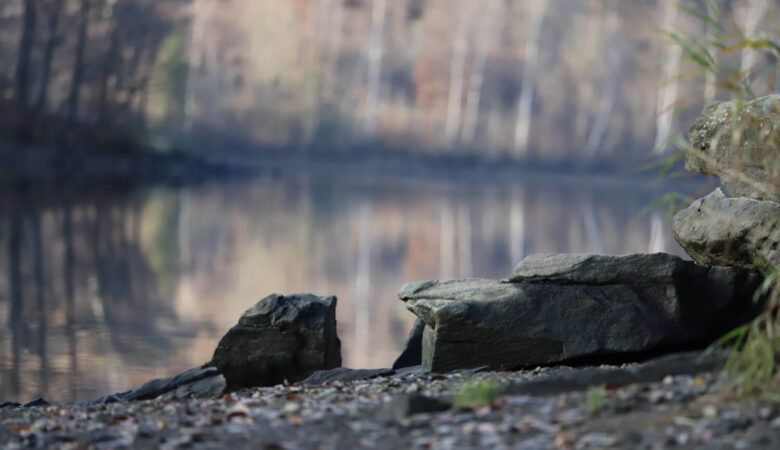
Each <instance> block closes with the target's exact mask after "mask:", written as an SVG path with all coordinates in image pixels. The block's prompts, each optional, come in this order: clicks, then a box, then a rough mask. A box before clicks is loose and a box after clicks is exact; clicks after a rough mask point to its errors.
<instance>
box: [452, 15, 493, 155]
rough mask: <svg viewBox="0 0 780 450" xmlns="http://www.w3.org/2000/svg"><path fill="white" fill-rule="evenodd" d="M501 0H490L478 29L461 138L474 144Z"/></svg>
mask: <svg viewBox="0 0 780 450" xmlns="http://www.w3.org/2000/svg"><path fill="white" fill-rule="evenodd" d="M501 4H502V3H501V1H500V0H488V4H487V9H486V10H485V13H484V14H483V16H482V20H481V21H480V24H479V29H478V30H477V44H476V54H475V55H474V63H473V64H472V67H471V74H470V76H469V86H468V91H467V92H466V112H465V114H464V117H463V130H461V139H462V141H463V142H464V143H467V144H472V143H473V142H474V135H475V134H476V130H477V122H478V119H479V100H480V96H481V94H482V82H483V80H484V72H485V63H486V62H487V50H488V44H489V42H490V38H491V37H492V35H493V33H492V32H493V28H494V27H493V25H494V23H495V18H496V14H497V12H498V7H499V6H500V5H501Z"/></svg>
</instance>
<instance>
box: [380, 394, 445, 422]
mask: <svg viewBox="0 0 780 450" xmlns="http://www.w3.org/2000/svg"><path fill="white" fill-rule="evenodd" d="M450 408H452V403H451V402H449V401H445V400H442V399H437V398H433V397H427V396H425V395H420V394H405V395H401V396H399V397H396V398H394V399H393V400H391V401H390V402H388V403H385V404H384V405H383V406H382V410H381V412H380V415H381V416H383V417H384V418H386V419H389V420H396V421H398V420H401V419H404V418H406V417H409V416H412V415H414V414H421V413H433V412H440V411H446V410H448V409H450Z"/></svg>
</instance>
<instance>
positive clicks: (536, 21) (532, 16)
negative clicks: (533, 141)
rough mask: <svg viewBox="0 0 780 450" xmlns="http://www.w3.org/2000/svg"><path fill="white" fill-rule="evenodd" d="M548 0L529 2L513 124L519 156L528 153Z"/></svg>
mask: <svg viewBox="0 0 780 450" xmlns="http://www.w3.org/2000/svg"><path fill="white" fill-rule="evenodd" d="M547 4H548V0H537V1H535V2H531V3H530V6H529V8H530V9H531V11H530V12H529V13H528V22H527V29H528V37H527V38H526V41H525V60H524V61H523V63H524V64H523V78H522V81H521V83H522V85H521V86H522V92H521V93H520V99H519V101H518V107H517V123H516V124H515V143H514V144H515V145H514V148H515V154H516V155H518V156H520V157H525V156H527V155H528V142H529V136H530V131H531V113H532V112H533V103H534V89H535V87H534V85H535V84H536V72H537V69H538V65H539V45H540V44H541V37H542V24H543V23H544V17H545V13H546V10H547Z"/></svg>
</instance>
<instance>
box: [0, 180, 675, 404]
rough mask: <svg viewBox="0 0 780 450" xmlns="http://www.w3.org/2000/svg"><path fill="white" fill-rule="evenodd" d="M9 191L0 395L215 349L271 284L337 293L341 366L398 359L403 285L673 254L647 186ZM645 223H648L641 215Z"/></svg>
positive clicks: (110, 377) (91, 384) (407, 321)
mask: <svg viewBox="0 0 780 450" xmlns="http://www.w3.org/2000/svg"><path fill="white" fill-rule="evenodd" d="M69 192H70V191H69V190H68V189H63V190H60V191H58V192H57V193H56V194H52V193H45V192H41V191H35V190H31V189H29V188H28V189H12V190H8V191H6V192H3V195H2V196H0V198H2V199H3V200H0V210H2V211H3V212H4V213H5V214H3V215H4V216H5V217H6V219H5V220H3V221H2V222H0V241H1V242H2V244H4V245H3V249H4V250H5V251H4V252H2V256H0V318H1V319H2V320H3V321H4V322H5V323H8V324H9V327H8V328H7V329H6V328H2V329H0V342H2V343H3V344H2V346H1V347H0V399H8V400H29V399H32V398H33V397H35V396H38V395H42V396H44V397H46V398H47V399H51V400H53V401H67V400H79V399H85V398H92V397H97V396H100V395H103V394H107V393H109V392H114V391H120V390H124V389H127V388H131V387H135V386H137V385H140V384H141V383H143V382H144V381H146V380H148V379H150V378H153V377H158V376H164V375H168V374H171V373H174V372H178V371H181V370H184V369H187V368H189V367H192V366H194V365H197V364H199V363H202V362H204V361H206V360H208V359H209V358H210V357H211V352H212V351H213V349H214V346H215V345H216V342H217V341H218V339H219V337H220V336H221V335H222V334H223V333H224V332H225V331H226V330H227V329H228V328H229V327H230V326H231V325H232V324H234V323H235V321H236V320H237V317H238V316H239V315H240V314H241V312H243V311H244V310H245V309H246V308H247V307H249V306H251V304H252V303H253V302H255V301H256V300H258V299H259V298H262V297H263V296H265V295H267V294H270V293H272V292H280V293H292V292H301V291H308V292H314V293H317V294H323V295H324V294H335V295H337V296H338V297H339V305H338V309H337V320H338V323H339V336H340V337H341V339H342V345H343V359H344V365H345V366H351V367H366V368H367V367H380V366H388V365H390V364H391V363H392V360H393V358H394V357H395V356H396V355H397V353H398V351H399V350H400V347H401V345H402V343H403V340H404V338H405V334H406V331H407V330H408V328H409V327H410V326H411V323H412V321H413V317H412V315H411V314H410V313H408V312H406V311H405V310H404V308H403V303H402V302H400V301H398V300H397V299H396V296H395V293H396V291H397V289H398V288H399V287H400V286H401V285H402V284H403V283H404V282H407V281H412V280H419V279H432V278H447V277H469V276H478V277H491V278H502V277H505V276H506V275H507V274H509V272H511V270H512V268H513V266H514V265H515V264H516V263H517V262H519V260H520V259H522V256H524V255H526V254H530V253H539V252H564V251H565V252H593V251H598V252H603V253H607V254H618V253H628V252H641V251H648V249H651V250H652V251H658V250H663V249H665V250H666V251H672V252H677V250H676V249H677V247H676V244H674V242H673V240H672V238H671V236H664V235H663V222H662V221H660V222H659V218H658V216H646V217H640V218H638V219H636V217H635V215H636V213H637V211H640V210H641V209H642V208H643V207H644V206H645V205H647V204H648V203H649V202H650V201H651V200H652V198H653V195H652V194H650V193H647V192H631V191H627V190H615V189H609V188H592V189H587V188H583V187H582V186H573V185H571V184H570V183H563V184H555V183H548V184H546V185H543V184H530V185H522V186H521V185H518V184H515V185H509V186H505V185H499V184H497V183H480V184H470V183H447V182H433V183H427V184H426V183H422V182H415V183H411V184H410V185H406V184H405V183H403V182H396V183H387V182H385V183H373V184H372V183H369V182H365V181H363V182H348V181H344V180H336V181H334V180H332V179H326V178H325V177H315V176H312V177H301V178H297V179H277V180H247V181H245V182H241V183H229V184H224V185H218V184H214V185H208V186H201V187H196V188H186V189H162V188H160V189H151V190H138V191H129V190H112V191H104V192H99V193H90V194H85V195H78V194H75V193H69ZM632 219H636V220H632Z"/></svg>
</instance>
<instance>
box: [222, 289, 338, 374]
mask: <svg viewBox="0 0 780 450" xmlns="http://www.w3.org/2000/svg"><path fill="white" fill-rule="evenodd" d="M210 364H212V365H214V366H216V367H217V368H218V369H219V373H221V374H223V375H224V376H225V379H226V380H227V383H228V386H270V385H274V384H279V383H282V382H283V381H284V380H287V381H289V382H296V381H300V380H303V379H305V378H306V377H308V376H309V375H311V374H312V373H313V372H314V371H315V370H324V369H332V368H335V367H339V366H341V342H340V341H339V338H338V336H337V335H336V297H332V296H330V297H318V296H315V295H312V294H294V295H289V296H283V295H279V294H272V295H269V296H268V297H266V298H264V299H262V300H260V301H259V302H257V303H256V304H255V305H254V306H253V307H251V308H249V309H248V310H246V311H245V312H244V314H242V315H241V318H240V319H239V320H238V324H237V325H235V326H234V327H233V328H231V329H230V330H229V331H228V332H227V334H225V336H223V337H222V339H221V340H220V341H219V345H218V346H217V348H216V350H215V351H214V357H213V358H212V361H211V363H210Z"/></svg>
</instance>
